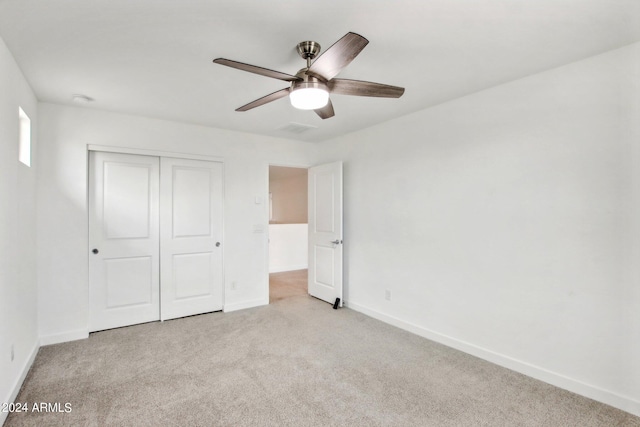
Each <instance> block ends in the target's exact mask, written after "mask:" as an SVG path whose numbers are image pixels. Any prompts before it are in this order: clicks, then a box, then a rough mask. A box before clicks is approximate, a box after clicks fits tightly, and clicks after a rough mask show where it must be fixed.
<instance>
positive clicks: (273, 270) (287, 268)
mask: <svg viewBox="0 0 640 427" xmlns="http://www.w3.org/2000/svg"><path fill="white" fill-rule="evenodd" d="M307 268H309V265H308V264H298V265H285V266H275V267H271V268H269V273H282V272H284V271H296V270H306V269H307Z"/></svg>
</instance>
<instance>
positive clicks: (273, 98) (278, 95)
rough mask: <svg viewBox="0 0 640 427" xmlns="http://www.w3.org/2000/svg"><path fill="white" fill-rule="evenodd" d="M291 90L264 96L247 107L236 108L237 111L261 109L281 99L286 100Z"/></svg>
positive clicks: (281, 90)
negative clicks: (260, 107)
mask: <svg viewBox="0 0 640 427" xmlns="http://www.w3.org/2000/svg"><path fill="white" fill-rule="evenodd" d="M290 90H291V88H288V87H286V88H284V89H280V90H278V91H275V92H273V93H270V94H269V95H266V96H263V97H262V98H260V99H256V100H255V101H252V102H250V103H248V104H246V105H243V106H242V107H240V108H236V111H247V110H251V109H252V108H256V107H259V106H261V105H264V104H268V103H269V102H272V101H276V100H278V99H280V98H284V97H285V96H287V95H289V91H290Z"/></svg>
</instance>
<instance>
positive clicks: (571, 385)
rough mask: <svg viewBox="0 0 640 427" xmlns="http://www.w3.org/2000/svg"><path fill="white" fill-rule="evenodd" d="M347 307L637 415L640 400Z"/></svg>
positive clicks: (351, 305)
mask: <svg viewBox="0 0 640 427" xmlns="http://www.w3.org/2000/svg"><path fill="white" fill-rule="evenodd" d="M348 307H349V308H350V309H352V310H355V311H358V312H360V313H363V314H366V315H367V316H369V317H373V318H374V319H378V320H380V321H382V322H385V323H388V324H390V325H393V326H396V327H398V328H400V329H404V330H406V331H408V332H411V333H414V334H416V335H419V336H421V337H424V338H427V339H429V340H432V341H435V342H438V343H440V344H444V345H446V346H448V347H452V348H455V349H456V350H460V351H463V352H465V353H467V354H470V355H472V356H476V357H479V358H480V359H484V360H486V361H488V362H491V363H495V364H496V365H499V366H502V367H505V368H508V369H511V370H512V371H516V372H519V373H521V374H524V375H527V376H529V377H532V378H535V379H537V380H540V381H544V382H546V383H548V384H551V385H554V386H556V387H560V388H563V389H565V390H569V391H571V392H573V393H576V394H579V395H582V396H585V397H588V398H590V399H593V400H597V401H598V402H602V403H605V404H607V405H610V406H613V407H615V408H618V409H621V410H623V411H626V412H629V413H631V414H633V415H636V416H640V401H638V400H635V399H633V398H631V397H629V396H623V395H620V394H618V393H615V392H612V391H610V390H605V389H603V388H600V387H597V386H593V385H590V384H585V383H583V382H581V381H578V380H575V379H572V378H569V377H566V376H564V375H562V374H558V373H556V372H552V371H549V370H547V369H544V368H541V367H539V366H535V365H532V364H530V363H527V362H523V361H521V360H517V359H514V358H512V357H509V356H506V355H503V354H499V353H496V352H493V351H491V350H488V349H486V348H482V347H478V346H476V345H474V344H471V343H468V342H465V341H461V340H458V339H456V338H453V337H450V336H447V335H443V334H440V333H438V332H435V331H432V330H429V329H426V328H423V327H421V326H418V325H415V324H413V323H410V322H406V321H404V320H402V319H398V318H397V317H393V316H389V315H387V314H384V313H381V312H379V311H377V310H374V309H371V308H368V307H366V306H364V305H360V304H357V303H354V302H352V301H350V302H349V304H348Z"/></svg>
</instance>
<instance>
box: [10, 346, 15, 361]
mask: <svg viewBox="0 0 640 427" xmlns="http://www.w3.org/2000/svg"><path fill="white" fill-rule="evenodd" d="M14 357H15V351H14V350H13V344H11V361H12V362H13V358H14Z"/></svg>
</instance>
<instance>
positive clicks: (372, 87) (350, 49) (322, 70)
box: [213, 33, 404, 119]
mask: <svg viewBox="0 0 640 427" xmlns="http://www.w3.org/2000/svg"><path fill="white" fill-rule="evenodd" d="M368 43H369V40H367V39H366V38H364V37H362V36H361V35H359V34H356V33H347V34H346V35H345V36H344V37H342V38H341V39H340V40H338V41H337V42H335V43H334V44H333V45H332V46H331V47H330V48H329V49H327V50H325V51H324V52H323V53H322V55H320V56H318V54H319V53H320V45H319V44H318V43H316V42H313V41H304V42H301V43H298V46H297V50H298V54H300V56H301V57H302V58H303V59H305V60H306V61H307V66H306V67H305V68H302V69H301V70H300V71H298V72H297V73H296V75H291V74H286V73H281V72H279V71H274V70H269V69H267V68H263V67H258V66H255V65H249V64H244V63H242V62H237V61H232V60H230V59H225V58H217V59H214V60H213V62H215V63H216V64H221V65H226V66H227V67H232V68H237V69H239V70H242V71H248V72H250V73H255V74H259V75H261V76H266V77H271V78H274V79H278V80H284V81H286V82H291V85H290V86H289V87H286V88H284V89H280V90H278V91H276V92H273V93H270V94H269V95H266V96H263V97H262V98H259V99H256V100H255V101H252V102H250V103H248V104H246V105H243V106H242V107H240V108H237V109H236V111H248V110H251V109H252V108H255V107H259V106H261V105H264V104H267V103H269V102H272V101H275V100H278V99H280V98H284V97H285V96H289V98H290V100H291V104H292V105H293V106H294V107H296V108H299V109H302V110H314V111H315V112H316V113H317V114H318V116H320V117H321V118H322V119H328V118H329V117H333V116H334V115H335V112H334V111H333V104H332V103H331V100H330V99H329V93H336V94H340V95H355V96H373V97H382V98H400V97H401V96H402V94H403V93H404V88H402V87H398V86H390V85H385V84H381V83H373V82H365V81H361V80H348V79H336V78H335V76H336V75H338V73H339V72H340V71H341V70H342V69H343V68H344V67H346V66H347V65H349V63H351V61H353V59H354V58H355V57H356V56H358V54H359V53H360V52H361V51H362V49H364V47H365V46H366V45H367V44H368ZM316 57H317V58H316ZM313 59H315V61H313V62H311V61H312V60H313Z"/></svg>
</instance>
